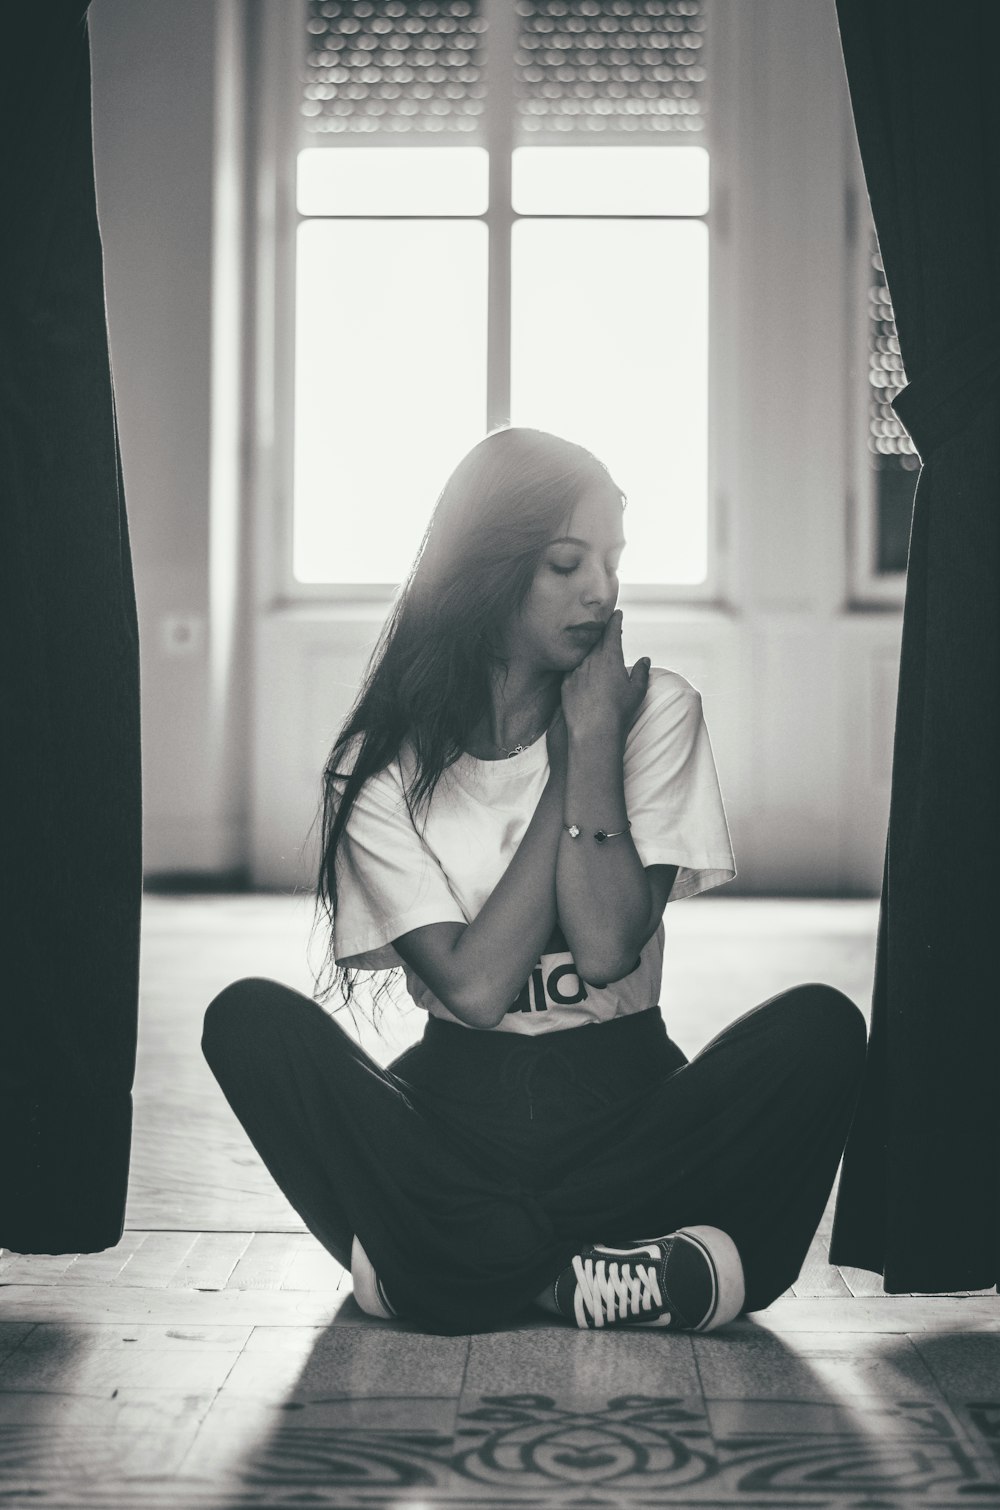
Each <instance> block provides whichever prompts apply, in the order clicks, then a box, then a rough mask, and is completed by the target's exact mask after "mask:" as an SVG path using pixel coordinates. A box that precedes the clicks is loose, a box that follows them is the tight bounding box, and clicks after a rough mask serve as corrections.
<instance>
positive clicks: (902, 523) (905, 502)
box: [868, 230, 920, 576]
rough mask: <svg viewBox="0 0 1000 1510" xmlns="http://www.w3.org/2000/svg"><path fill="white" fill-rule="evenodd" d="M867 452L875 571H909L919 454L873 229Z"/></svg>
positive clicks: (871, 239) (888, 572) (869, 301)
mask: <svg viewBox="0 0 1000 1510" xmlns="http://www.w3.org/2000/svg"><path fill="white" fill-rule="evenodd" d="M868 255H869V262H870V266H871V274H872V276H871V280H870V284H869V289H868V384H869V400H868V452H869V457H870V460H871V471H872V494H873V500H872V501H873V504H874V518H873V525H874V539H873V541H872V545H873V553H874V570H875V573H876V574H877V575H878V576H886V575H890V574H894V573H899V572H905V571H906V557H907V552H908V550H909V543H910V519H911V516H912V514H913V494H914V491H915V489H916V485H917V473H918V472H919V471H920V458H919V456H918V455H917V452H916V448H915V447H914V444H913V442H912V440H911V439H910V437H909V435H908V434H907V433H906V431H905V429H904V428H903V425H902V423H901V421H900V420H898V419H897V418H896V415H895V413H894V411H893V409H892V407H891V406H892V401H893V399H894V398H895V397H896V395H897V393H899V392H900V391H901V390H902V389H903V388H905V386H906V373H905V372H904V371H903V359H902V357H901V356H900V354H899V340H898V338H897V336H896V322H895V320H894V318H893V313H892V301H891V300H890V298H889V287H888V284H887V283H886V281H885V268H884V267H883V266H882V255H881V253H880V252H879V249H878V240H877V238H876V236H875V232H874V230H873V231H872V233H871V236H870V239H869V248H868Z"/></svg>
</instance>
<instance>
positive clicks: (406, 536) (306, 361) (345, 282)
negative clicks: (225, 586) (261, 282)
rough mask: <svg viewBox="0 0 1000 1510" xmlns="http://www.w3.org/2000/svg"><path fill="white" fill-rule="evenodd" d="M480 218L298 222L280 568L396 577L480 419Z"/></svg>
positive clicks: (308, 575) (302, 573)
mask: <svg viewBox="0 0 1000 1510" xmlns="http://www.w3.org/2000/svg"><path fill="white" fill-rule="evenodd" d="M486 247H487V236H486V227H485V226H484V225H482V224H480V223H479V222H477V221H471V222H468V221H466V222H463V221H439V222H436V223H435V222H430V223H428V222H413V223H408V222H406V221H403V222H399V221H396V222H393V223H388V224H387V223H384V222H378V221H375V222H373V221H362V220H358V221H340V222H338V221H307V222H305V223H304V224H303V225H301V226H300V227H299V233H298V259H297V276H298V289H297V311H298V314H297V320H296V363H295V510H294V516H295V526H294V547H293V570H294V572H295V576H296V577H297V578H298V580H299V581H300V582H390V583H393V582H399V581H401V580H402V578H403V577H404V576H405V574H406V572H407V570H408V568H409V566H410V563H411V561H412V560H413V557H414V554H415V552H416V549H417V546H418V544H419V542H420V538H421V536H422V534H423V530H424V526H425V525H426V523H427V520H428V517H429V516H430V511H431V508H432V507H433V504H434V501H435V499H436V497H437V495H438V493H439V492H440V490H441V487H442V485H443V484H444V481H445V479H446V477H447V475H448V473H449V472H450V471H451V469H452V467H454V465H455V463H456V461H457V460H458V458H459V457H460V456H461V455H463V453H464V452H465V451H467V450H468V449H469V447H470V446H472V445H474V444H475V442H476V441H477V440H479V439H480V438H481V437H482V434H483V430H484V428H485V421H486Z"/></svg>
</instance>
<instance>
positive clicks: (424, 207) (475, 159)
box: [297, 146, 489, 215]
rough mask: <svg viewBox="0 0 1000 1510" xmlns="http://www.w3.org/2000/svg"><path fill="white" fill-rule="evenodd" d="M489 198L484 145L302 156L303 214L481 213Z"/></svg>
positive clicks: (321, 151) (325, 150)
mask: <svg viewBox="0 0 1000 1510" xmlns="http://www.w3.org/2000/svg"><path fill="white" fill-rule="evenodd" d="M488 198H489V157H488V155H487V153H486V152H485V151H484V150H483V148H482V147H340V146H338V147H335V148H329V147H306V148H305V149H304V150H303V151H302V152H300V153H299V157H298V188H297V203H298V209H299V214H300V215H482V214H484V213H485V210H486V206H487V202H488Z"/></svg>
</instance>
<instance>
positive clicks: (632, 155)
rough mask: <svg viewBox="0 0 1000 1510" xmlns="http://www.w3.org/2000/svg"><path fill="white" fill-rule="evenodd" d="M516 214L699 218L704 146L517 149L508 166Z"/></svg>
mask: <svg viewBox="0 0 1000 1510" xmlns="http://www.w3.org/2000/svg"><path fill="white" fill-rule="evenodd" d="M512 174H513V189H512V197H513V203H514V209H515V211H517V213H518V214H521V215H704V214H705V213H706V212H707V210H708V153H707V152H706V151H705V148H704V147H519V148H518V149H517V150H516V151H515V153H514V160H513V164H512Z"/></svg>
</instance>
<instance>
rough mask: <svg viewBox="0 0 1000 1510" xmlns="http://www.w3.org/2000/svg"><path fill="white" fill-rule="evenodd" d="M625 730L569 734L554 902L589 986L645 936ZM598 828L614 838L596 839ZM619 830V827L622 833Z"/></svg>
mask: <svg viewBox="0 0 1000 1510" xmlns="http://www.w3.org/2000/svg"><path fill="white" fill-rule="evenodd" d="M623 762H624V734H622V733H619V732H618V731H617V730H615V729H614V728H609V729H608V730H607V731H606V733H604V734H595V733H593V732H591V733H588V734H587V735H585V736H576V737H574V735H573V734H572V733H571V734H570V737H569V751H568V759H567V773H566V791H565V804H564V822H565V823H566V824H573V825H575V826H576V827H578V828H579V830H580V833H579V835H578V836H577V837H576V838H574V837H572V836H571V835H570V834H569V833H568V832H566V831H565V829H564V830H562V832H561V834H560V838H559V850H558V855H557V859H556V907H557V911H558V915H559V921H560V924H561V926H562V930H563V933H564V934H565V936H566V942H567V943H568V945H569V947H570V950H571V951H572V954H573V959H574V961H575V962H576V967H577V970H578V972H579V974H580V976H581V977H582V978H583V979H584V980H585V981H588V982H590V983H591V984H593V985H603V984H605V983H606V982H608V981H611V980H618V979H620V978H621V976H623V975H627V974H628V972H629V971H630V970H631V969H632V968H633V967H634V965H635V963H636V960H637V959H638V957H639V953H640V950H641V948H642V945H643V944H644V942H645V940H646V937H647V935H648V929H647V923H648V919H649V913H650V906H651V894H650V888H649V881H648V879H647V876H646V872H645V870H644V868H643V864H642V861H641V860H640V858H639V855H638V853H637V851H636V847H635V845H634V844H633V843H632V838H631V835H630V834H629V832H628V813H627V811H626V808H625V782H624V774H623ZM598 830H603V831H604V832H605V833H608V834H615V835H616V837H615V838H612V839H608V840H606V841H605V842H604V843H599V842H598V841H597V840H595V838H594V834H595V832H596V831H598ZM622 830H625V832H621V831H622Z"/></svg>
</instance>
